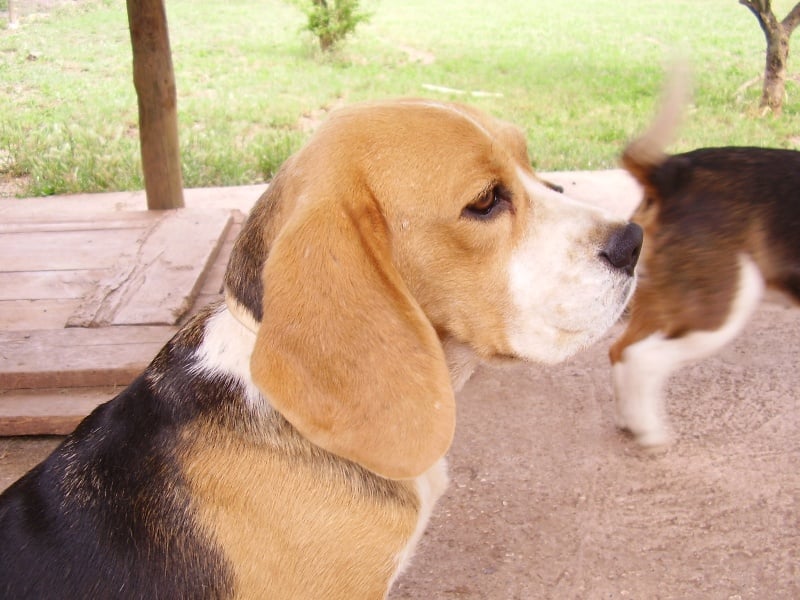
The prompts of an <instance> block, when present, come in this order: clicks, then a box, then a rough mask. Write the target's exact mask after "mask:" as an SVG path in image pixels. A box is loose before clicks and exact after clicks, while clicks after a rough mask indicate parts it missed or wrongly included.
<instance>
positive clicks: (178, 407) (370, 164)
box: [0, 100, 641, 600]
mask: <svg viewBox="0 0 800 600" xmlns="http://www.w3.org/2000/svg"><path fill="white" fill-rule="evenodd" d="M640 244H641V229H640V228H639V227H638V226H636V225H631V224H628V223H626V222H624V221H619V220H616V219H612V218H610V217H609V216H608V215H606V214H604V213H602V212H601V211H600V210H597V209H594V208H592V207H589V206H586V205H584V204H580V203H578V202H574V201H571V200H569V199H568V198H566V197H564V196H562V195H560V194H558V193H556V192H555V191H553V190H552V189H550V187H549V186H548V185H547V184H546V183H545V182H543V181H542V180H540V179H539V178H538V177H537V176H536V174H535V173H534V172H533V171H532V170H531V168H530V160H529V158H528V153H527V149H526V143H525V140H524V138H523V136H522V134H521V133H520V131H519V130H518V129H516V128H515V127H513V126H511V125H509V124H507V123H504V122H502V121H499V120H496V119H494V118H492V117H489V116H487V115H485V114H482V113H480V112H478V111H476V110H474V109H471V108H468V107H466V106H461V105H456V104H446V103H440V102H432V101H425V100H398V101H390V102H383V103H373V104H363V105H357V106H354V107H351V108H346V109H342V110H340V111H338V112H337V113H335V114H334V115H333V116H331V118H330V119H329V120H328V121H327V122H326V123H325V124H323V125H322V126H321V127H320V129H319V130H318V131H317V132H316V133H315V135H314V136H313V137H312V138H311V140H310V141H309V143H308V144H307V145H306V146H305V147H304V148H303V149H301V150H300V151H299V152H298V153H297V154H295V155H294V156H292V157H291V158H290V159H289V160H288V161H287V162H286V163H285V164H284V166H283V167H282V168H281V170H280V172H279V173H278V175H277V176H276V177H275V179H274V181H273V182H272V184H271V185H270V186H269V188H268V190H267V191H266V192H265V194H264V195H263V196H262V197H261V198H260V199H259V201H258V202H257V204H256V205H255V207H254V208H253V210H252V213H251V215H250V217H249V219H248V221H247V222H246V224H245V226H244V228H243V230H242V233H241V235H240V237H239V238H238V240H237V242H236V244H235V247H234V249H233V252H232V256H231V258H230V263H229V266H228V270H227V273H226V276H225V289H226V301H225V302H224V303H221V304H218V305H213V306H210V307H208V308H207V309H205V310H203V311H202V312H201V313H200V314H198V315H197V316H196V317H194V318H193V319H192V320H191V321H190V322H189V323H188V324H187V325H186V326H185V327H183V328H182V330H181V331H180V332H179V333H177V334H176V336H175V337H174V338H173V339H172V340H171V341H170V342H168V343H167V345H166V346H165V347H164V348H163V350H161V352H160V353H159V354H158V355H157V356H156V357H155V359H154V360H153V362H152V363H151V364H150V366H148V367H147V369H146V370H145V371H144V373H143V374H142V375H141V376H140V377H139V378H138V379H136V380H135V381H134V382H133V383H132V384H131V385H130V387H128V388H127V389H126V390H125V391H123V392H122V393H121V394H120V395H119V396H117V397H116V398H114V399H113V400H111V401H110V402H108V403H107V404H105V405H103V406H101V407H99V408H98V409H97V410H96V411H95V412H93V413H92V414H91V415H90V416H89V417H87V418H86V419H85V420H84V421H83V422H82V423H81V424H80V425H79V426H78V428H77V429H76V430H75V432H74V433H73V434H72V435H70V436H69V437H68V438H67V439H66V440H65V441H64V442H63V444H62V445H61V446H59V447H58V448H57V449H56V450H55V451H54V452H53V454H52V455H51V456H50V457H49V458H47V459H46V460H45V461H44V462H43V463H41V464H40V465H38V466H37V467H35V468H34V469H33V470H32V471H31V472H30V473H28V474H27V475H25V476H24V477H23V478H22V479H20V480H19V481H17V482H16V483H15V484H13V485H12V486H11V487H10V488H9V489H8V490H7V491H6V492H5V493H4V494H3V495H2V499H1V500H0V596H2V597H4V598H15V599H19V598H38V599H41V598H55V597H58V598H148V599H154V598H170V599H175V598H193V599H194V598H254V599H256V598H257V599H263V598H270V599H273V600H274V599H291V600H297V599H301V598H311V599H322V598H324V599H326V600H335V599H347V600H352V599H356V598H357V599H364V598H383V597H384V596H385V595H386V593H387V590H388V589H389V587H390V586H391V584H392V581H393V580H394V579H395V577H396V576H397V575H398V573H399V572H400V571H401V569H402V568H403V566H404V565H406V563H407V562H408V559H409V557H410V556H411V553H412V551H413V548H414V545H415V544H416V542H417V540H418V539H419V537H420V535H421V533H422V531H423V529H424V527H425V524H426V522H427V520H428V517H429V516H430V514H431V511H432V509H433V506H434V503H435V501H436V500H437V498H438V497H439V496H440V495H441V493H442V491H443V490H444V488H445V486H446V484H447V475H446V469H445V459H444V456H445V453H446V452H447V450H448V448H449V446H450V443H451V440H452V436H453V430H454V426H455V400H454V393H455V392H456V391H457V390H458V389H459V388H460V387H461V386H462V385H463V384H464V382H465V381H466V380H467V378H468V377H469V376H470V374H471V372H472V370H473V369H474V367H475V366H476V364H477V363H478V362H479V361H480V360H484V359H488V360H491V359H500V360H504V361H505V360H529V361H535V362H541V363H555V362H557V361H560V360H563V359H565V358H567V357H568V356H570V355H571V354H573V353H574V352H576V351H577V350H578V349H579V348H582V347H584V346H586V345H587V344H589V343H591V342H593V341H594V340H596V339H597V338H598V337H599V336H601V335H602V334H603V333H604V332H605V331H606V330H607V328H608V327H609V326H610V325H611V324H612V323H614V322H615V321H616V320H617V318H618V316H619V315H620V313H621V311H622V310H623V307H624V306H625V305H626V303H627V301H628V299H629V297H630V295H631V293H632V291H633V287H634V266H635V263H636V260H637V257H638V253H639V248H640Z"/></svg>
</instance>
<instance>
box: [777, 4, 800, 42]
mask: <svg viewBox="0 0 800 600" xmlns="http://www.w3.org/2000/svg"><path fill="white" fill-rule="evenodd" d="M781 25H782V26H783V29H784V31H786V33H787V34H788V35H792V32H793V31H794V30H795V29H796V28H797V26H798V25H800V2H798V3H797V4H795V5H794V8H793V9H792V10H791V11H790V12H789V14H788V15H786V17H785V18H784V19H783V21H781Z"/></svg>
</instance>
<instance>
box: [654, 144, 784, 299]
mask: <svg viewBox="0 0 800 600" xmlns="http://www.w3.org/2000/svg"><path fill="white" fill-rule="evenodd" d="M639 178H640V182H642V183H643V184H644V187H645V202H644V203H643V205H642V207H641V209H640V210H650V209H652V208H654V207H653V206H652V205H656V206H655V208H656V209H657V211H658V215H657V221H658V224H659V228H658V229H659V230H660V231H672V232H675V236H676V237H675V240H674V242H675V243H677V244H691V245H692V249H691V252H685V255H687V256H691V255H692V254H695V255H698V256H700V255H702V253H703V250H704V244H706V243H707V244H713V245H715V246H716V247H719V245H720V244H724V243H725V241H726V240H727V241H729V242H731V248H732V249H734V250H738V249H747V250H748V251H749V252H750V253H751V254H752V256H753V257H754V259H755V260H756V261H757V263H758V264H759V267H760V268H761V270H762V273H763V275H764V277H765V279H766V280H767V282H768V283H769V284H770V285H773V286H774V287H778V288H781V289H783V290H784V291H786V292H788V293H790V294H791V295H792V296H794V298H795V299H797V300H799V301H800V152H796V151H794V150H783V149H771V148H755V147H726V148H702V149H699V150H694V151H692V152H686V153H683V154H675V155H672V156H669V157H667V158H666V160H664V161H663V162H662V163H660V164H658V165H656V166H654V167H652V168H651V169H650V170H649V172H647V173H646V176H645V178H644V181H642V179H641V177H639ZM662 246H663V247H664V248H669V243H666V244H662Z"/></svg>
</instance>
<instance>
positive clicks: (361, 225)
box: [251, 193, 455, 479]
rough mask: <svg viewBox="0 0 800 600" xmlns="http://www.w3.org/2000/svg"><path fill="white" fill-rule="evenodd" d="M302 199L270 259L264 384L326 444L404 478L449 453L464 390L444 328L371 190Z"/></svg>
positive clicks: (260, 381) (257, 365)
mask: <svg viewBox="0 0 800 600" xmlns="http://www.w3.org/2000/svg"><path fill="white" fill-rule="evenodd" d="M357 196H358V193H354V194H352V196H351V197H349V198H347V199H344V200H343V199H341V198H335V199H330V200H321V199H314V200H312V201H308V202H305V203H303V204H302V205H300V206H298V207H296V209H295V210H294V212H293V214H292V215H291V217H290V218H289V220H288V222H287V223H286V225H285V226H284V227H283V229H282V230H281V231H280V233H279V235H278V237H277V239H276V240H275V242H274V244H273V246H272V248H271V249H270V254H269V258H268V259H267V261H266V263H265V265H264V269H263V273H262V276H263V283H264V298H263V319H262V322H261V325H260V327H259V330H258V335H257V339H256V345H255V349H254V351H253V355H252V358H251V370H252V373H253V378H254V380H255V382H256V385H258V386H259V388H260V389H261V390H262V392H263V393H264V394H265V395H267V397H268V398H269V399H270V401H271V403H272V405H273V406H274V407H275V408H276V409H277V410H278V411H279V412H281V413H282V414H283V416H284V417H285V418H286V419H287V420H288V421H289V422H290V423H292V425H294V426H295V427H296V428H297V429H298V430H299V431H300V433H302V434H303V435H304V436H305V437H306V438H307V439H309V440H310V441H311V442H313V443H315V444H316V445H318V446H320V447H322V448H324V449H326V450H328V451H330V452H333V453H334V454H337V455H339V456H342V457H344V458H347V459H349V460H352V461H354V462H356V463H358V464H360V465H362V466H364V467H366V468H367V469H369V470H371V471H374V472H375V473H377V474H379V475H381V476H384V477H387V478H392V479H406V478H412V477H415V476H417V475H419V474H421V473H423V472H424V471H425V470H427V469H428V468H429V467H430V466H431V465H432V464H433V463H434V462H436V460H438V459H439V458H441V457H442V456H443V455H444V454H445V452H446V451H447V449H448V448H449V446H450V443H451V441H452V436H453V431H454V427H455V400H454V396H453V390H452V386H451V384H450V377H449V373H448V370H447V366H446V363H445V358H444V353H443V350H442V347H441V344H440V342H439V339H438V337H437V335H436V333H435V331H434V329H433V327H432V326H431V324H430V322H429V321H428V319H427V318H426V316H425V314H424V313H423V311H422V309H421V308H420V306H419V305H418V304H417V302H416V301H415V300H414V298H413V297H412V296H411V294H410V292H409V290H408V288H407V286H406V284H405V282H404V281H403V280H402V278H401V276H400V275H399V273H398V272H397V270H396V268H395V267H394V265H393V263H392V256H391V247H390V240H389V230H388V226H387V223H386V221H385V219H384V217H383V215H382V214H381V212H380V211H379V209H378V208H377V206H376V205H375V203H374V200H373V199H372V198H371V197H366V194H365V197H364V198H359V197H357Z"/></svg>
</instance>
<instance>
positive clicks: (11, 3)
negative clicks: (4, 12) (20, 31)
mask: <svg viewBox="0 0 800 600" xmlns="http://www.w3.org/2000/svg"><path fill="white" fill-rule="evenodd" d="M17 27H19V13H18V12H17V0H8V28H9V29H16V28H17Z"/></svg>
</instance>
